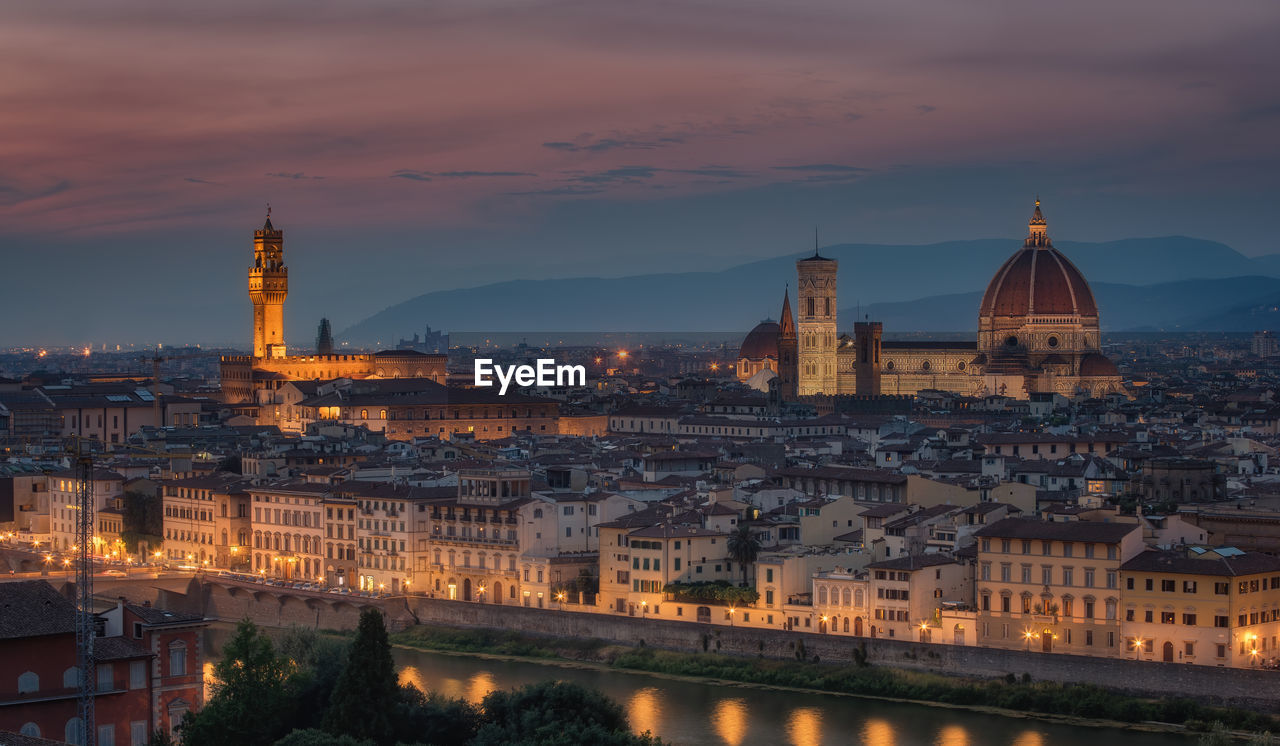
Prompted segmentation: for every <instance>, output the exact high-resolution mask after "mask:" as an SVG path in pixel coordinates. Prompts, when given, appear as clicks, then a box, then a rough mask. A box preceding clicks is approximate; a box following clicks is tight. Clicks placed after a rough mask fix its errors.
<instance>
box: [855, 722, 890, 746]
mask: <svg viewBox="0 0 1280 746" xmlns="http://www.w3.org/2000/svg"><path fill="white" fill-rule="evenodd" d="M862 743H863V744H865V745H866V746H894V743H896V741H895V740H894V735H893V726H892V725H890V724H889V721H888V720H881V719H879V718H872V719H870V720H867V723H866V725H864V726H863V728H862Z"/></svg>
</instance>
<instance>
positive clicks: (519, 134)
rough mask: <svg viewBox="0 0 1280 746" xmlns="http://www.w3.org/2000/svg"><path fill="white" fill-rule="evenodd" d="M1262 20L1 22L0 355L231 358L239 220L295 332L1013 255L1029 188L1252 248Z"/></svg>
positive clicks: (1145, 231)
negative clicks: (154, 352)
mask: <svg viewBox="0 0 1280 746" xmlns="http://www.w3.org/2000/svg"><path fill="white" fill-rule="evenodd" d="M1278 32H1280V3H1276V2H1275V0H1232V1H1231V2H1226V3H1209V2H1204V1H1203V0H1198V1H1196V2H1187V1H1185V0H1128V1H1126V2H1120V3H1117V2H1114V0H1105V1H1098V2H1094V1H1092V0H1082V1H1080V0H1078V1H1076V2H1071V3H1047V2H1014V1H1012V0H1001V1H999V2H997V1H994V0H990V1H989V0H976V1H974V2H965V3H957V2H953V1H952V0H901V1H898V2H882V3H857V2H849V1H848V0H832V1H830V2H828V1H826V0H793V1H791V2H778V1H777V0H769V1H767V2H765V1H761V0H706V1H702V0H682V1H681V2H663V1H662V0H654V1H651V2H642V3H637V2H614V1H612V0H589V1H586V2H530V1H525V2H484V1H483V0H466V1H464V2H449V1H448V0H433V2H429V3H424V2H419V1H417V0H415V1H413V2H404V3H390V2H384V3H373V2H370V3H357V2H329V3H324V2H315V1H312V0H308V1H307V2H296V3H288V2H280V3H260V2H243V1H241V0H224V1H220V2H216V3H203V4H199V5H196V4H174V3H169V2H154V3H145V2H129V1H128V0H126V1H125V2H113V3H98V2H88V1H82V2H67V3H47V2H29V3H27V2H16V3H6V4H5V6H4V7H3V8H2V9H0V123H3V124H2V126H0V132H2V133H3V137H0V252H2V255H3V259H4V267H5V273H4V274H5V277H6V280H7V281H6V282H5V283H4V287H3V289H0V318H2V319H3V321H2V322H0V345H9V344H27V343H45V344H60V343H81V342H107V341H110V342H117V341H155V340H162V341H166V342H169V343H176V342H179V341H188V340H190V341H203V342H220V341H235V342H238V343H244V342H245V341H247V337H248V319H249V308H248V301H247V297H246V290H245V285H244V282H245V281H244V273H245V269H246V267H247V266H248V264H249V261H250V254H251V231H252V230H253V228H255V227H256V226H258V225H259V224H260V223H261V221H262V216H263V212H264V206H265V204H266V203H268V202H270V203H271V204H272V207H273V219H274V220H275V223H276V225H277V227H281V228H283V229H284V230H285V237H286V256H287V260H288V263H289V265H290V275H291V278H292V288H291V295H290V302H289V305H288V306H287V309H286V317H287V319H288V320H289V334H290V335H291V336H292V337H294V338H295V339H297V338H298V337H299V336H302V337H307V336H309V335H311V334H312V333H313V330H314V328H315V324H316V322H317V321H318V319H319V317H320V316H321V315H328V316H330V317H331V318H332V319H333V320H334V327H335V329H341V328H344V327H345V326H347V325H349V324H351V323H354V322H355V321H358V320H359V319H361V318H363V317H364V316H366V315H368V314H370V313H372V312H374V311H377V310H379V309H381V308H383V307H385V306H387V305H389V304H390V303H392V302H395V301H399V300H403V299H405V298H407V297H410V296H413V295H416V294H419V293H422V292H426V291H429V290H436V289H444V288H452V287H463V286H471V285H478V284H484V283H487V282H492V281H497V280H506V279H512V278H519V277H563V276H578V275H618V274H631V273H638V272H669V271H680V270H685V269H707V268H720V267H725V266H729V265H731V264H735V263H740V262H743V261H749V260H751V259H755V258H762V257H767V256H777V255H779V254H783V253H789V252H794V251H798V250H801V249H803V248H804V247H805V246H806V245H810V244H811V241H812V230H813V226H814V225H818V226H820V229H821V231H822V240H823V243H837V242H886V243H923V242H931V241H940V240H948V239H964V238H979V237H1005V236H1007V237H1010V238H1012V239H1016V238H1019V237H1021V235H1022V234H1023V232H1024V230H1025V221H1026V217H1027V213H1028V211H1029V202H1030V200H1031V199H1032V198H1033V197H1034V196H1035V194H1037V193H1039V194H1040V195H1041V197H1042V198H1043V199H1044V200H1045V205H1046V210H1047V212H1048V213H1049V215H1050V219H1051V221H1052V227H1053V234H1054V235H1055V236H1056V237H1059V238H1063V239H1067V238H1070V239H1075V240H1105V239H1112V238H1122V237H1131V236H1153V235H1169V234H1185V235H1192V236H1197V237H1202V238H1209V239H1214V240H1219V241H1223V242H1225V243H1227V244H1230V245H1231V246H1233V247H1235V248H1236V249H1238V250H1239V251H1241V252H1243V253H1245V254H1251V255H1255V254H1265V253H1273V252H1277V251H1280V245H1278V244H1280V242H1278V241H1277V240H1276V238H1275V236H1276V231H1275V226H1274V222H1275V221H1274V218H1273V215H1274V214H1275V204H1276V202H1277V198H1278V197H1280V177H1278V176H1277V174H1278V173H1280V169H1278V166H1280V162H1278V161H1280V148H1278V146H1277V143H1276V133H1277V131H1280V85H1277V82H1276V71H1277V70H1278V69H1280V53H1278V52H1277V48H1278V47H1280V45H1277V44H1275V38H1276V36H1277V33H1278ZM516 325H518V324H517V323H516V322H514V321H513V326H516ZM406 331H407V330H406ZM299 341H300V342H301V341H304V340H299Z"/></svg>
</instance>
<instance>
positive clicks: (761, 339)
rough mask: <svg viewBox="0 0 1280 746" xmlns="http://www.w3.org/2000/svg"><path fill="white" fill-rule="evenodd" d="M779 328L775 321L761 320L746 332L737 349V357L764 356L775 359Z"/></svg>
mask: <svg viewBox="0 0 1280 746" xmlns="http://www.w3.org/2000/svg"><path fill="white" fill-rule="evenodd" d="M779 329H780V327H779V326H778V322H776V321H761V322H760V323H759V324H756V328H755V329H752V330H751V331H750V332H749V333H748V334H747V338H746V339H744V340H742V348H741V349H740V350H739V351H738V359H739V360H741V359H742V358H747V359H748V360H763V359H765V358H773V359H774V360H777V359H778V331H779Z"/></svg>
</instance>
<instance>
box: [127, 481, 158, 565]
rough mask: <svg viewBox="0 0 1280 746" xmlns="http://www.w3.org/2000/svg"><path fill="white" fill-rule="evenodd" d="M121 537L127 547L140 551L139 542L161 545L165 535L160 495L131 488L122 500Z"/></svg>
mask: <svg viewBox="0 0 1280 746" xmlns="http://www.w3.org/2000/svg"><path fill="white" fill-rule="evenodd" d="M121 507H122V511H123V515H122V516H121V529H122V530H121V532H120V538H121V539H123V540H124V545H125V549H126V550H127V551H130V552H136V551H138V542H139V541H145V542H147V543H148V544H151V545H153V546H159V545H160V543H161V541H163V536H164V505H163V504H162V503H161V500H160V497H159V496H158V495H154V494H149V493H146V492H139V491H134V490H130V491H128V492H126V493H124V499H123V500H122V506H121Z"/></svg>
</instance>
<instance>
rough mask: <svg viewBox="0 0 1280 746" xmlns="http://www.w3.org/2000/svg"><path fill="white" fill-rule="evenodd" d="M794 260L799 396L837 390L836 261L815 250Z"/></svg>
mask: <svg viewBox="0 0 1280 746" xmlns="http://www.w3.org/2000/svg"><path fill="white" fill-rule="evenodd" d="M813 243H814V247H813V256H811V257H806V258H804V259H801V260H800V261H798V262H796V275H797V276H798V278H797V279H798V283H797V285H798V287H799V290H800V298H799V300H800V309H799V311H798V312H797V314H796V316H797V319H796V320H797V324H796V326H797V329H798V331H799V334H798V335H797V341H798V343H799V344H798V348H799V349H798V351H797V352H798V355H797V357H798V363H799V376H798V381H797V392H796V393H798V394H799V395H800V396H812V395H814V394H834V393H836V344H837V341H836V270H837V267H838V266H839V264H840V263H839V262H837V261H836V260H835V259H828V258H826V257H824V256H822V255H820V254H819V253H818V245H817V244H818V236H817V233H816V231H815V233H814V237H813Z"/></svg>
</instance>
